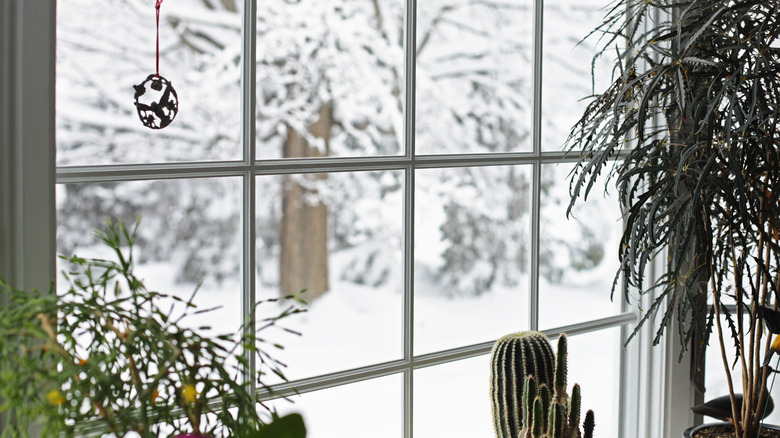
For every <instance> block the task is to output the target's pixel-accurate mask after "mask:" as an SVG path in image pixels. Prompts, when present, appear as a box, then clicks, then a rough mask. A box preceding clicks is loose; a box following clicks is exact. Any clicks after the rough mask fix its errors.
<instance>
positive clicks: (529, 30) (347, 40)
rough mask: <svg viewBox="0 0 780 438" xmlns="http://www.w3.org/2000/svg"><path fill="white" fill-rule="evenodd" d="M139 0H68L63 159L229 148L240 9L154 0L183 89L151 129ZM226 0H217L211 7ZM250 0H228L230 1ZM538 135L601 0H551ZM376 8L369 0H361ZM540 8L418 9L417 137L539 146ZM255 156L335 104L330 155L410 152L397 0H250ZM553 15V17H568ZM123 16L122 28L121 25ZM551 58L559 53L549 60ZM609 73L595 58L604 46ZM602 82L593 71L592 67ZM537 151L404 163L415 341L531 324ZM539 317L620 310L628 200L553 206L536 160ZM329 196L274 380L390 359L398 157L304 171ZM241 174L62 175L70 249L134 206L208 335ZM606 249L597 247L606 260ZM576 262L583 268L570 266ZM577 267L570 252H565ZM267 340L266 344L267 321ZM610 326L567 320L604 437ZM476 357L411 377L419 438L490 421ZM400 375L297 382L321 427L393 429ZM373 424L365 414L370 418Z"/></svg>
mask: <svg viewBox="0 0 780 438" xmlns="http://www.w3.org/2000/svg"><path fill="white" fill-rule="evenodd" d="M153 3H154V2H153V1H151V0H106V1H104V2H100V4H99V5H96V4H95V3H94V2H92V1H89V0H61V1H59V2H58V24H57V34H58V60H57V62H58V64H57V69H58V77H57V81H58V86H57V141H58V154H57V156H58V165H60V166H70V165H94V164H138V163H170V162H203V161H225V160H238V159H240V156H241V152H240V151H241V150H240V147H239V144H240V111H241V99H240V75H241V62H240V61H241V46H242V45H241V34H240V25H241V16H240V14H238V13H236V11H230V10H228V9H225V8H223V7H222V6H220V5H219V3H220V2H209V3H210V4H212V6H213V5H217V9H210V7H208V6H207V4H206V3H204V2H202V1H198V0H179V1H170V2H165V3H164V4H163V6H162V9H161V26H160V30H161V34H160V43H161V59H160V62H161V74H162V75H163V76H165V77H166V78H168V79H169V80H171V82H172V83H173V84H174V86H175V87H176V89H177V92H178V95H179V97H180V99H181V106H180V112H179V115H178V116H177V118H176V120H175V121H174V123H173V124H172V125H171V126H170V127H168V128H166V129H165V130H164V131H162V132H155V133H152V131H149V130H146V129H145V128H143V127H142V126H141V124H140V122H139V121H138V120H137V115H136V114H135V110H134V108H133V107H132V96H133V92H132V85H134V84H137V83H140V81H141V80H143V79H144V78H145V77H146V76H147V75H148V74H149V73H151V72H152V71H151V68H152V67H153V66H154V39H153V36H154V32H153V28H154V27H153V26H154V9H153ZM221 3H223V4H224V3H227V2H221ZM239 3H240V2H239ZM545 3H546V6H545V8H546V9H545V17H546V20H547V22H546V24H545V40H544V45H545V46H544V47H545V49H546V53H548V54H550V55H548V56H546V57H545V58H544V70H543V74H544V81H543V84H544V90H543V93H542V97H543V127H544V129H543V136H544V137H543V148H544V150H548V151H549V150H560V145H561V144H562V141H563V139H564V138H565V134H566V133H567V132H568V127H569V126H570V125H571V123H572V122H573V120H574V118H575V117H576V116H577V115H578V113H579V111H580V110H581V108H582V103H580V102H577V101H578V99H579V98H581V97H583V96H585V95H587V94H589V93H590V91H591V90H590V79H589V74H590V69H589V66H587V65H586V64H585V63H583V60H589V57H590V53H592V50H593V46H592V44H591V45H588V44H590V43H586V44H584V45H580V46H579V47H577V48H574V45H575V44H576V43H577V41H579V39H580V38H581V37H582V36H584V34H585V33H587V31H588V30H589V29H590V28H592V27H593V24H594V20H597V19H598V17H600V15H601V14H602V11H598V10H597V8H596V5H597V2H588V3H587V4H585V5H580V4H579V2H573V1H553V0H549V1H546V2H545ZM375 8H376V9H375ZM532 12H533V8H532V5H531V3H529V2H527V1H525V0H522V1H521V0H507V1H501V2H495V1H486V2H481V1H480V2H469V1H462V0H435V1H434V0H431V1H426V2H420V3H419V5H418V21H417V37H418V39H417V41H416V42H415V43H416V45H417V50H418V53H417V61H418V64H417V68H416V87H417V89H416V91H417V95H416V104H417V106H416V127H415V128H416V131H415V134H416V152H417V153H418V154H420V153H422V154H428V153H431V154H437V153H487V152H503V151H513V152H516V151H521V152H527V151H530V150H531V137H532V136H531V117H532V100H533V92H532V60H533V52H532V35H533V14H532ZM257 28H258V39H257V53H256V55H257V66H256V67H257V89H258V95H257V113H256V116H257V126H256V128H257V135H258V138H257V155H258V159H266V158H280V157H281V154H282V144H283V142H284V139H285V136H286V135H287V130H288V128H290V127H291V128H294V129H296V130H297V131H298V132H299V133H300V134H301V135H303V136H305V137H306V138H307V140H308V141H309V143H310V144H311V145H317V146H319V148H320V149H323V150H324V141H322V140H321V139H316V138H314V137H313V136H312V135H311V134H310V133H309V132H308V129H307V126H308V125H310V124H311V123H312V122H313V121H314V120H316V118H317V112H318V111H319V110H320V109H321V108H322V106H323V105H324V104H326V103H328V102H332V103H333V110H334V113H333V114H334V120H335V121H336V122H337V123H336V124H335V125H334V126H333V132H332V135H331V138H330V141H329V145H328V146H329V150H328V153H329V154H330V156H332V157H350V156H380V155H397V154H399V153H403V151H402V144H403V142H402V139H403V136H404V132H403V129H402V125H403V112H402V108H403V93H402V91H403V87H404V77H403V75H404V74H405V72H404V67H403V61H404V52H403V41H402V38H401V30H402V29H403V2H399V1H387V2H385V1H379V2H357V1H347V0H343V1H342V0H328V1H313V0H301V1H299V2H289V1H281V0H269V1H266V2H262V4H260V3H259V4H258V25H257ZM562 30H566V32H565V35H563V34H564V32H561V31H562ZM119 35H121V37H119ZM556 54H558V55H556ZM599 68H602V69H603V68H604V66H603V65H601V64H600V65H599ZM596 88H597V89H598V88H599V86H598V84H597V87H596ZM531 170H532V169H531V166H495V167H482V168H479V167H476V168H474V167H472V168H453V169H449V168H448V169H423V170H418V171H416V174H415V179H416V187H415V188H414V190H415V213H414V217H415V244H414V260H413V266H414V277H413V280H414V297H413V299H414V302H413V304H414V306H413V318H414V319H413V326H412V329H413V332H414V339H413V340H412V341H413V347H414V348H413V352H414V354H415V355H421V354H427V353H433V352H437V351H441V350H446V349H450V348H455V347H461V346H465V345H472V344H479V343H483V342H490V341H492V340H493V339H496V338H498V337H500V336H502V335H504V334H506V333H509V332H514V331H520V330H524V329H526V328H527V326H528V314H529V312H528V307H527V306H528V293H529V289H530V283H531V282H530V277H529V276H530V275H531V265H530V251H531V248H530V245H529V243H528V242H529V239H530V236H531V235H532V234H533V233H532V232H531V221H530V214H529V211H530V206H531V197H530V192H529V191H528V190H529V189H528V187H529V185H530V184H531V181H532V178H531ZM542 172H543V175H542V181H543V185H544V186H545V187H548V186H549V188H545V189H544V190H543V197H542V200H541V202H542V212H541V226H540V234H541V241H540V248H539V249H540V253H541V256H540V258H541V259H542V260H541V266H540V270H541V277H540V279H539V286H540V291H541V296H540V303H539V306H540V308H539V312H540V321H541V324H542V328H554V327H557V326H562V325H567V324H571V323H575V322H581V321H585V320H589V319H594V318H600V317H603V316H609V315H614V314H615V313H617V312H618V311H619V307H618V304H617V302H614V303H610V302H609V301H608V300H609V289H610V287H611V281H612V275H613V274H614V270H615V267H616V266H617V261H616V260H615V251H614V248H616V247H617V240H616V235H615V230H618V229H619V226H618V225H617V224H618V223H619V214H618V212H617V210H616V208H615V206H614V205H613V204H610V202H609V201H605V200H600V199H596V198H597V197H596V196H594V197H593V198H594V199H592V200H589V202H588V203H585V204H582V203H580V204H579V206H578V209H577V210H576V218H577V221H574V220H567V219H565V216H564V212H565V208H566V205H567V200H568V194H567V193H566V189H567V187H568V185H567V182H566V174H567V173H568V168H567V167H566V166H560V167H554V166H547V165H545V166H543V167H542ZM290 177H291V178H294V179H296V180H298V181H299V182H301V183H302V184H306V185H309V186H311V188H313V189H316V192H317V195H316V196H315V195H312V199H310V201H312V202H314V203H316V202H320V201H321V202H323V203H324V204H325V205H327V206H328V208H329V212H330V214H331V217H329V226H330V236H329V238H330V240H329V242H328V245H329V266H330V282H331V284H330V291H328V292H327V293H326V294H325V295H324V296H323V297H322V298H320V299H318V300H316V301H315V302H313V303H311V304H310V306H309V310H308V312H307V313H305V314H303V315H298V316H296V318H295V319H294V320H290V321H288V322H287V326H288V327H289V328H291V329H294V330H297V331H300V332H301V333H303V335H302V336H300V337H296V336H291V335H287V334H284V333H283V332H281V331H280V332H278V333H277V335H278V342H279V343H281V344H283V345H284V346H285V349H284V350H283V351H280V352H279V354H280V358H281V359H283V360H284V361H285V362H287V363H288V364H289V369H288V376H289V377H290V378H293V379H299V378H307V377H313V376H318V375H321V374H326V373H330V372H334V371H340V370H344V369H350V368H355V367H361V366H366V365H371V364H376V363H382V362H386V361H394V360H398V359H402V358H403V351H404V350H403V349H404V345H403V338H404V326H403V322H404V319H403V318H404V299H405V298H404V294H403V287H404V274H403V269H404V264H403V254H404V252H403V239H404V236H405V233H404V225H403V212H404V202H403V196H404V193H405V187H404V181H405V175H404V173H403V171H401V170H394V171H384V172H339V173H332V174H329V175H328V177H327V178H326V179H322V180H316V181H312V180H310V179H308V178H306V177H305V176H300V175H292V176H290ZM284 178H285V177H281V176H260V177H257V178H256V182H257V211H256V215H257V217H256V219H257V229H256V233H257V238H258V240H257V254H256V256H257V263H256V266H255V267H252V268H250V269H254V270H255V273H256V275H257V291H256V292H257V295H258V298H263V297H266V298H267V297H275V296H276V295H277V294H278V290H277V289H278V283H279V279H278V272H279V266H278V254H279V242H278V240H279V237H278V226H279V223H280V217H281V212H280V206H281V199H282V198H283V193H282V187H283V180H284ZM241 202H242V198H241V181H240V180H239V179H238V178H200V179H181V180H169V181H143V182H127V183H118V184H114V183H112V184H99V183H90V184H68V185H60V186H58V188H57V205H58V213H59V216H58V226H59V227H60V228H59V234H58V240H59V243H60V245H61V249H63V248H64V249H66V250H67V251H68V252H69V251H71V250H78V251H77V253H78V254H79V255H81V256H87V255H89V252H90V251H94V249H95V248H94V247H93V246H92V245H91V243H90V242H89V241H88V239H86V237H85V236H86V235H87V233H86V230H88V229H89V228H91V227H96V226H99V225H100V224H99V220H96V218H99V219H102V217H104V216H110V215H117V214H119V215H122V216H124V217H125V218H126V219H130V218H132V217H133V216H134V215H136V214H141V215H142V216H143V220H142V227H141V237H142V239H141V240H142V242H141V243H142V245H141V248H139V251H140V253H139V260H141V261H142V264H141V265H140V266H139V273H140V274H141V276H142V277H143V278H145V279H146V280H147V285H148V286H150V287H152V288H154V289H158V290H160V291H162V292H165V293H172V294H174V295H177V296H180V297H184V298H186V297H189V296H190V294H191V293H192V290H193V289H194V287H195V285H194V283H193V281H194V280H196V279H197V278H193V277H198V278H199V277H200V276H205V282H204V284H203V287H202V288H201V291H200V292H199V294H198V296H197V303H198V304H199V306H200V307H201V308H210V307H213V306H222V307H221V308H220V309H219V310H216V311H215V312H213V313H211V314H206V315H200V316H198V317H196V318H193V319H192V320H191V321H190V322H189V324H192V326H193V327H195V326H199V325H203V324H209V325H212V326H213V327H214V329H213V332H214V333H223V332H230V331H234V330H236V328H237V327H238V324H239V322H240V309H239V305H240V302H241V300H240V296H241V283H240V278H239V275H240V270H241V268H240V261H241V257H240V251H241V238H240V236H239V233H240V232H241V212H240V205H241ZM599 250H602V252H603V254H602V255H599ZM574 264H577V265H582V266H580V268H577V269H574V268H573V265H574ZM578 269H579V270H578ZM274 340H275V341H276V340H277V339H274ZM619 348H620V345H619V342H618V340H617V330H616V329H610V330H604V331H600V332H597V333H594V334H589V335H581V336H575V337H572V338H571V340H570V350H571V355H570V374H571V376H570V381H571V382H580V383H581V384H582V387H583V395H584V403H583V405H584V407H586V408H588V407H591V408H593V409H594V410H595V411H596V419H597V424H598V425H599V426H598V427H597V435H598V436H601V437H610V436H611V437H616V436H617V432H616V429H615V428H616V424H617V422H616V418H617V401H618V398H617V388H616V385H617V383H616V382H617V381H618V379H617V360H618V358H619ZM487 361H488V359H487V356H482V357H477V358H472V359H466V360H462V361H458V362H455V363H451V364H446V365H442V366H435V367H430V368H424V369H418V370H416V371H415V372H414V375H413V376H412V377H413V385H414V390H413V394H414V414H415V416H414V425H413V430H414V434H415V437H417V438H419V437H436V438H438V437H441V436H491V435H492V429H491V421H490V412H489V400H488V396H487V375H488V372H489V369H488V367H487ZM403 388H404V385H403V376H401V375H391V376H386V377H382V378H378V379H374V380H371V381H366V382H360V383H355V384H351V385H345V386H341V387H337V388H332V389H327V390H322V391H318V392H315V393H310V394H305V395H304V396H302V397H296V404H295V405H294V406H289V405H287V404H285V403H281V404H280V405H279V408H280V409H282V410H290V409H294V410H302V411H303V412H304V415H305V417H306V420H307V424H308V425H309V429H310V432H311V434H310V436H312V437H314V438H328V437H333V436H339V437H349V436H354V437H365V436H367V435H371V436H387V437H396V438H397V437H398V436H401V435H402V433H403V414H404V412H403ZM366 431H370V433H367V432H366Z"/></svg>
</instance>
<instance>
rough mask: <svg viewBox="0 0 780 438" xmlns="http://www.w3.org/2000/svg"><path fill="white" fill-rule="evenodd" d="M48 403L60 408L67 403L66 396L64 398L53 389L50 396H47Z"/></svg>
mask: <svg viewBox="0 0 780 438" xmlns="http://www.w3.org/2000/svg"><path fill="white" fill-rule="evenodd" d="M46 401H47V402H49V403H51V404H52V405H54V406H59V405H61V404H63V403H65V396H63V395H62V393H61V392H59V391H57V390H56V389H52V390H51V391H49V393H48V394H46Z"/></svg>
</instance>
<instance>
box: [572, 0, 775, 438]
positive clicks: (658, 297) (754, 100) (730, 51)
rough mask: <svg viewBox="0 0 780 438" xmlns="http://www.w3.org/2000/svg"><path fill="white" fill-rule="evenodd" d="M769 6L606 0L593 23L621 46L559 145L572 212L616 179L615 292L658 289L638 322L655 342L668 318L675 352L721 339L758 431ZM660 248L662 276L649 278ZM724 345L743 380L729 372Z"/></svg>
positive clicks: (769, 233)
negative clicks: (610, 72) (569, 159)
mask: <svg viewBox="0 0 780 438" xmlns="http://www.w3.org/2000/svg"><path fill="white" fill-rule="evenodd" d="M775 7H776V2H774V1H769V0H751V1H741V0H740V1H733V2H723V1H716V0H651V1H645V2H633V1H628V0H618V1H616V2H614V3H613V4H611V9H610V10H609V12H608V14H607V16H606V18H605V20H604V22H603V24H602V25H600V26H599V27H598V28H597V29H595V30H594V34H597V35H600V36H601V37H602V38H605V39H604V40H603V41H604V42H605V44H604V45H603V47H604V50H603V51H602V52H601V53H600V54H599V56H600V55H602V54H604V53H607V51H608V54H611V53H616V54H617V57H616V63H615V75H614V76H615V77H614V80H613V83H612V84H611V86H609V87H608V88H607V89H606V90H605V91H604V92H603V93H601V94H600V95H597V96H595V98H594V99H593V100H592V101H591V102H590V103H589V105H588V106H587V108H586V110H585V112H584V115H583V116H582V118H581V119H580V120H579V122H578V123H577V124H576V125H575V126H574V128H573V129H572V131H571V134H570V136H569V138H568V141H567V150H570V151H574V150H577V151H581V156H580V160H579V162H578V164H577V166H576V168H575V170H574V172H573V174H572V181H571V186H570V194H571V203H570V205H569V212H570V211H571V208H572V206H573V205H574V204H575V202H576V201H577V200H578V199H579V198H580V197H583V198H587V196H588V194H589V193H590V192H591V190H592V189H593V188H594V187H595V186H596V185H597V178H599V177H600V176H603V177H605V179H606V180H607V181H609V180H614V182H615V183H616V186H617V191H618V199H619V202H620V205H621V207H622V211H623V214H624V221H625V230H624V233H623V236H622V240H621V242H620V248H619V254H620V269H619V272H618V274H617V276H616V279H615V285H614V287H613V293H614V291H615V289H617V288H619V289H620V290H621V291H622V294H623V295H624V297H625V299H626V300H629V299H630V298H631V293H630V291H631V290H632V289H633V290H636V291H637V293H638V295H640V296H641V295H644V294H649V293H654V294H655V297H654V299H653V301H652V304H651V305H650V307H649V308H648V309H645V310H646V312H645V313H644V315H643V318H642V319H641V322H640V324H639V326H641V325H642V324H643V323H645V322H647V321H648V320H651V319H653V318H655V317H656V316H659V319H656V321H657V322H658V325H657V332H656V337H655V342H658V340H659V338H660V337H661V336H662V335H663V333H664V332H665V330H666V329H668V328H670V327H671V326H672V325H675V326H676V327H675V328H676V332H677V333H678V334H679V341H680V343H681V345H682V347H683V352H685V351H686V350H687V349H688V348H689V346H691V345H694V344H699V345H702V346H705V345H707V344H708V341H709V337H710V335H711V334H714V335H715V337H716V342H717V343H718V345H719V347H720V351H721V352H720V355H721V357H722V360H723V365H724V368H725V369H726V372H727V377H728V385H729V393H730V396H731V398H732V403H731V406H732V415H731V422H732V424H733V426H734V428H735V432H736V436H738V437H741V438H748V437H751V438H752V437H755V436H756V435H757V433H758V430H759V427H760V426H759V424H760V418H761V412H760V411H761V409H762V406H763V405H764V403H765V401H766V397H767V377H768V374H769V369H768V368H767V367H764V366H762V361H763V360H764V359H765V357H766V356H767V354H768V352H769V346H770V344H769V343H770V341H771V339H770V336H769V335H768V334H767V333H765V331H764V315H768V314H773V312H775V311H777V306H778V304H777V295H776V294H777V290H778V281H780V277H779V276H778V266H779V265H780V246H778V229H779V226H778V218H779V217H780V202H778V201H779V199H778V197H779V196H780V147H778V146H780V133H778V128H779V127H780V108H779V107H778V105H780V74H779V73H780V63H779V62H778V61H780V45H779V44H778V35H780V16H779V15H778V14H777V13H776V12H775ZM567 214H568V213H567ZM663 251H668V253H666V254H665V257H666V259H665V261H666V269H665V273H664V274H663V275H661V276H659V277H658V278H654V279H648V273H649V266H650V264H651V262H652V261H653V260H654V258H655V257H657V256H659V255H660V254H662V252H663ZM635 298H636V297H635ZM729 302H731V303H735V304H736V312H732V311H730V310H729V307H727V306H726V304H727V303H729ZM762 308H763V309H764V311H763V312H760V311H759V310H760V309H762ZM705 316H706V317H705ZM637 330H638V328H637ZM634 333H636V331H635V332H634ZM730 341H731V342H733V344H734V346H735V347H736V350H737V354H738V357H737V362H738V363H739V366H740V367H741V370H742V373H741V375H742V382H741V385H740V384H739V382H732V381H731V378H730V375H729V374H728V369H729V367H730V365H731V364H729V363H727V360H726V356H725V351H726V343H727V342H730ZM740 386H741V388H740ZM740 389H741V392H742V394H744V400H745V403H743V404H742V408H741V410H738V409H736V408H735V406H736V403H734V398H735V396H736V394H737V393H738V392H740Z"/></svg>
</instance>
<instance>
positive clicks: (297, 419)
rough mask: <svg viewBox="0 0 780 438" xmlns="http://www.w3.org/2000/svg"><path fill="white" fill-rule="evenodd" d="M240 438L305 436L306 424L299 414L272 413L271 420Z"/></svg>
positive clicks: (291, 437) (295, 437)
mask: <svg viewBox="0 0 780 438" xmlns="http://www.w3.org/2000/svg"><path fill="white" fill-rule="evenodd" d="M241 438H306V425H305V424H304V423H303V417H301V416H300V414H290V415H285V416H284V417H277V416H276V415H274V419H273V422H271V423H270V424H267V425H264V426H261V427H260V428H259V429H258V430H257V431H256V432H252V433H250V434H248V435H245V436H242V437H241Z"/></svg>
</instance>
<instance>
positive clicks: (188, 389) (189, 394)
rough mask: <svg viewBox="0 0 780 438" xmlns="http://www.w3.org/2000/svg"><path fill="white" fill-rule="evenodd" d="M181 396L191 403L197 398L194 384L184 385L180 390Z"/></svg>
mask: <svg viewBox="0 0 780 438" xmlns="http://www.w3.org/2000/svg"><path fill="white" fill-rule="evenodd" d="M181 396H182V397H183V398H184V401H186V402H187V403H192V402H194V401H195V400H196V399H197V398H198V391H197V390H196V389H195V385H190V384H187V385H184V388H182V390H181Z"/></svg>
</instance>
